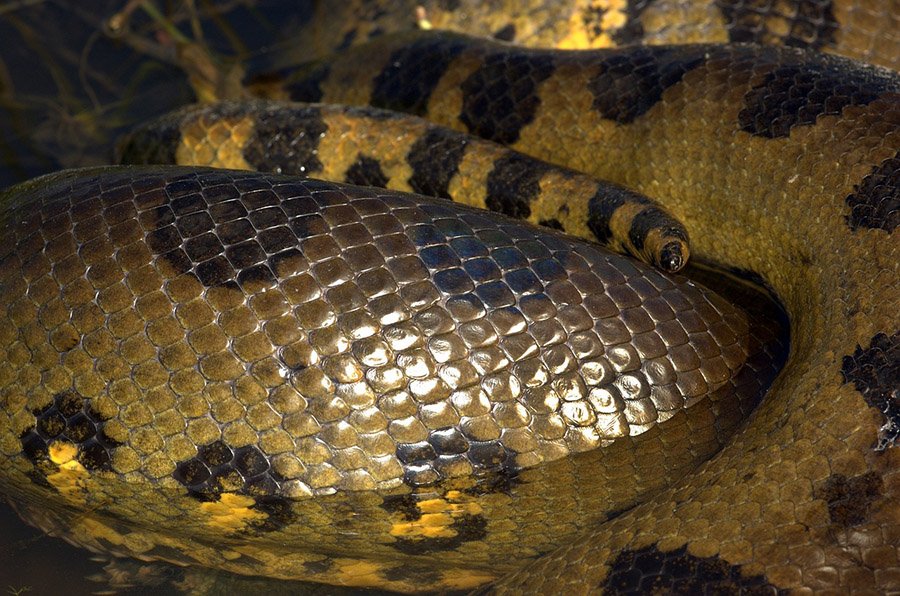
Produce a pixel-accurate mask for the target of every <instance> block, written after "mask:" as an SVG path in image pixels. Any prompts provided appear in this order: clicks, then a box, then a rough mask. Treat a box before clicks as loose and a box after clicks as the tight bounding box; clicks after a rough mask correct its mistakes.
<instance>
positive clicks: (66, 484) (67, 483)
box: [47, 441, 90, 504]
mask: <svg viewBox="0 0 900 596" xmlns="http://www.w3.org/2000/svg"><path fill="white" fill-rule="evenodd" d="M47 452H48V455H49V457H50V461H51V462H53V463H54V464H56V465H57V466H58V471H56V472H53V473H52V474H47V482H49V483H50V484H51V485H53V487H54V488H55V489H56V490H58V491H59V493H60V494H61V495H63V496H64V497H65V498H66V499H67V500H69V501H71V502H74V503H79V504H83V503H84V502H85V499H84V490H85V487H84V481H85V480H87V478H88V476H90V472H88V471H87V469H85V467H84V466H82V465H81V463H80V462H79V461H78V460H77V459H75V457H76V456H77V455H78V447H77V446H75V445H74V444H72V443H69V442H66V441H55V442H53V443H51V444H50V446H49V447H48V449H47Z"/></svg>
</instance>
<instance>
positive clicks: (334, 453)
mask: <svg viewBox="0 0 900 596" xmlns="http://www.w3.org/2000/svg"><path fill="white" fill-rule="evenodd" d="M736 41H741V40H736ZM360 65H363V66H362V67H361V66H360ZM263 83H264V84H263ZM263 83H261V84H260V85H259V87H260V89H261V88H262V87H266V89H265V90H264V91H265V92H266V93H268V94H269V95H270V96H273V97H276V98H277V99H279V100H280V101H303V102H322V103H314V104H311V105H310V104H307V105H300V104H280V103H279V104H272V103H259V104H255V105H251V106H249V107H246V106H245V104H222V105H220V106H216V107H213V108H212V109H211V110H210V109H207V108H201V109H194V108H191V109H189V110H186V111H183V112H179V113H178V114H176V115H174V116H171V117H167V118H166V119H164V120H163V121H161V122H159V123H156V124H155V125H154V127H152V128H150V129H148V131H147V132H145V133H141V132H140V131H139V132H137V133H136V134H135V136H134V137H133V138H132V139H131V141H130V143H131V145H126V146H125V147H124V149H123V155H125V156H126V158H127V159H128V160H133V161H147V162H150V163H152V164H155V163H160V162H162V161H172V162H177V161H179V160H180V159H181V158H182V157H183V156H184V155H185V154H188V153H190V154H192V155H194V158H192V159H199V158H196V156H197V155H200V156H202V159H201V162H200V165H207V166H216V167H217V168H218V167H221V166H224V167H227V168H234V167H237V166H240V167H248V166H249V167H251V168H255V169H269V170H272V171H273V172H275V173H256V172H241V171H238V170H234V169H209V168H204V167H198V165H191V166H182V167H174V168H165V169H163V168H161V167H160V166H158V165H141V166H126V167H108V168H93V169H87V170H75V171H67V172H62V173H57V174H51V175H49V176H45V177H43V178H39V179H36V180H34V181H30V182H27V183H24V184H23V185H20V186H18V187H14V188H13V189H10V190H8V191H6V192H5V193H4V194H3V196H2V199H0V204H2V209H3V213H2V219H0V221H2V229H3V235H4V239H5V242H4V247H3V249H2V253H0V262H2V264H3V266H2V268H0V276H2V277H0V299H2V304H3V307H4V310H3V311H0V312H3V313H4V316H3V317H0V337H2V341H0V345H2V346H3V349H4V351H5V357H4V358H3V359H2V362H3V367H2V369H0V454H2V455H0V457H2V458H3V466H2V472H0V488H2V491H3V493H4V495H5V496H6V497H7V498H8V499H10V500H11V501H13V502H14V503H15V505H16V507H17V508H18V510H19V512H20V513H21V514H22V515H23V516H24V517H26V518H27V519H29V521H31V523H34V524H35V525H38V526H39V527H41V528H43V529H45V530H47V531H50V532H54V533H58V534H62V535H65V536H66V537H67V539H69V540H71V541H73V542H75V543H78V544H80V545H82V546H85V547H87V548H90V549H92V550H96V551H98V552H107V553H113V554H116V555H121V556H131V557H135V558H138V559H142V560H161V561H168V562H171V563H175V564H179V565H194V566H205V567H212V568H217V569H223V570H228V571H232V572H235V573H239V574H245V575H265V576H267V577H272V578H280V579H301V580H308V581H317V582H326V583H332V584H342V585H348V586H356V587H381V588H386V589H391V590H397V591H403V592H415V591H422V590H442V591H446V590H469V589H475V588H479V587H480V588H484V587H485V586H489V587H488V588H484V589H489V590H491V591H492V592H498V593H502V592H511V593H522V592H538V593H543V592H557V591H559V592H561V591H563V590H565V591H567V592H568V591H572V592H576V593H588V592H593V591H597V590H601V589H602V590H605V591H609V592H613V593H616V592H631V593H639V592H647V591H681V592H692V591H697V590H706V591H749V592H765V593H771V592H773V591H774V592H780V591H798V592H807V591H813V592H817V591H819V592H828V591H832V592H834V591H841V592H843V591H859V592H891V591H896V590H897V589H898V584H900V569H898V568H900V563H898V556H897V555H898V549H897V544H898V535H900V520H898V517H897V512H898V511H900V508H898V477H900V476H898V474H897V467H898V466H897V459H896V458H897V449H896V443H897V437H898V435H900V430H898V424H900V422H898V419H897V415H898V414H897V412H898V403H897V399H898V387H900V331H898V328H897V313H898V312H900V277H898V263H900V259H898V256H900V245H898V241H897V238H896V237H895V236H893V232H894V230H895V228H896V226H897V223H898V220H900V204H898V201H900V194H898V188H900V182H898V175H900V174H898V172H900V154H898V151H900V79H898V76H897V74H896V73H895V72H893V71H892V70H890V69H888V68H882V67H876V66H868V65H865V64H862V63H859V62H855V61H852V60H849V59H845V58H841V57H835V56H830V55H825V54H821V53H817V52H812V51H809V50H805V49H798V48H791V47H761V46H757V45H750V44H740V43H732V44H702V45H696V44H688V45H678V46H672V45H662V46H634V47H625V48H621V49H615V50H604V49H599V50H589V51H584V52H573V51H564V50H542V49H528V48H521V47H514V46H510V45H507V44H504V43H500V42H497V41H492V40H485V39H480V38H471V37H466V36H463V35H458V34H448V33H445V32H429V31H424V32H415V33H407V34H402V35H396V36H383V37H379V38H376V39H373V40H372V41H371V42H370V43H367V44H366V45H364V46H360V47H358V48H349V49H346V50H345V51H343V52H341V53H340V54H338V55H336V56H335V57H333V58H330V59H327V60H326V61H317V62H314V63H311V64H309V65H308V66H307V67H305V68H300V69H297V70H295V71H293V72H292V73H291V74H289V75H285V77H284V78H283V79H282V80H280V81H279V83H278V85H275V86H272V85H271V84H270V83H271V81H263ZM260 92H263V90H260ZM325 104H344V105H347V104H349V105H358V106H370V107H357V108H338V109H336V110H335V109H331V108H328V107H326V105H325ZM384 110H390V112H386V111H384ZM395 112H406V113H408V114H410V116H409V117H400V116H397V115H395ZM276 114H277V116H278V118H275V117H274V116H273V115H276ZM420 117H421V118H427V120H428V121H429V122H430V124H429V123H427V122H424V121H423V120H420V119H419V118H420ZM284 118H287V119H290V120H293V121H294V125H296V126H298V127H299V129H296V130H299V131H300V132H296V130H295V132H294V133H292V134H290V135H288V134H284V133H278V132H277V131H275V133H274V134H270V135H257V132H259V131H263V130H265V129H266V128H267V127H269V125H270V124H271V123H273V122H275V121H276V120H279V121H280V120H282V119H284ZM362 123H365V126H366V127H369V126H371V127H373V128H379V129H380V130H382V131H383V130H388V131H390V132H391V133H392V134H391V135H389V136H388V137H387V140H386V141H383V142H381V144H383V145H386V146H387V147H386V150H387V151H388V153H390V151H391V150H393V151H394V155H395V157H396V159H394V160H393V161H389V160H382V159H381V158H379V157H378V156H377V155H375V154H370V153H369V150H370V148H372V147H373V146H375V145H378V144H379V141H376V140H375V139H374V138H369V137H365V133H363V132H359V133H358V134H362V135H363V136H362V137H361V138H363V139H364V140H363V141H360V140H358V139H359V138H360V137H356V136H354V135H353V134H351V133H353V132H354V130H356V129H359V128H362V127H363V124H362ZM464 134H465V135H469V134H471V135H474V136H476V137H479V138H481V139H485V140H486V141H487V142H493V143H497V145H496V146H494V145H485V146H484V147H480V145H479V143H480V141H478V140H477V139H472V138H470V137H468V136H462V135H464ZM262 138H265V139H267V140H261V139H262ZM423 139H430V140H429V143H430V144H426V143H424V142H420V141H422V140H423ZM142 143H145V145H142ZM261 146H262V147H264V149H265V151H260V147H261ZM148 147H149V148H148ZM429 147H432V148H434V147H437V148H438V150H431V151H429V149H428V148H429ZM278 150H280V151H281V153H280V157H273V155H279V154H278V153H277V151H278ZM470 150H471V151H470ZM332 154H333V155H336V156H337V162H338V163H337V165H336V166H335V168H336V171H337V172H338V177H337V179H338V180H339V182H337V183H335V182H323V181H319V180H316V179H305V178H296V177H292V176H289V175H286V173H285V172H286V171H288V170H291V169H293V168H298V167H299V171H305V172H307V173H309V174H311V175H312V176H313V177H314V178H317V177H318V175H319V174H320V173H321V172H324V171H325V170H328V169H329V168H330V167H331V166H330V165H327V164H326V163H325V162H327V161H328V160H327V159H326V158H325V156H326V155H332ZM164 158H165V159H164ZM204 160H205V162H208V163H204ZM236 162H237V163H236ZM479 162H480V163H479ZM297 164H301V165H299V166H297ZM551 164H556V166H552V165H551ZM476 165H480V166H483V167H481V168H476V167H475V166H476ZM557 166H558V167H557ZM581 173H583V174H581ZM467 176H469V177H467ZM598 179H599V180H606V181H610V182H611V183H614V184H615V185H616V186H613V187H603V188H604V189H605V190H603V192H604V193H606V195H607V196H610V197H612V202H611V203H604V204H607V205H609V204H611V205H612V207H605V208H604V207H598V208H597V209H595V210H594V211H592V209H591V206H592V205H591V201H590V199H591V198H592V197H594V196H595V195H596V194H597V193H598V192H599V191H598V189H599V188H600V186H598V184H599V183H597V182H596V180H598ZM373 180H374V181H381V182H382V183H383V184H380V185H382V186H388V187H390V188H391V189H390V190H377V189H375V188H373V187H372V186H358V185H349V186H348V185H345V184H343V183H344V182H351V183H356V184H359V183H360V182H365V183H367V184H371V183H372V182H373ZM391 181H393V182H391ZM467 181H468V182H467ZM492 181H493V186H492ZM498 181H500V182H498ZM392 184H395V185H396V186H392ZM618 185H621V186H618ZM466 186H471V187H473V188H474V189H475V190H474V192H473V194H472V196H473V197H474V198H473V199H472V202H471V204H470V205H469V206H466V205H457V204H455V203H448V202H446V201H445V200H441V199H426V198H423V197H421V196H419V195H415V194H407V192H408V191H416V192H424V191H423V189H425V188H429V189H431V190H432V191H433V192H432V193H431V194H435V195H437V196H438V197H441V196H451V197H453V198H454V199H456V192H457V190H456V189H457V188H458V187H466ZM559 186H562V187H563V195H562V197H561V198H559V197H556V198H550V199H548V198H547V197H548V196H550V193H551V192H552V191H550V190H549V189H550V188H551V187H559ZM498 187H502V189H503V191H502V192H501V191H500V190H498ZM610 188H611V190H610ZM509 189H512V190H514V191H516V192H514V193H510V194H504V192H505V191H506V190H509ZM627 189H631V190H627ZM643 195H647V196H650V197H653V198H654V199H656V201H658V202H659V204H661V205H662V207H659V208H657V207H656V206H655V205H656V204H655V203H650V202H648V201H649V200H645V199H644V198H643ZM497 206H499V209H500V211H503V212H504V213H506V214H507V215H514V216H518V217H523V218H525V219H528V220H529V221H531V222H532V223H543V224H545V225H546V224H550V226H551V228H552V227H556V228H559V230H553V229H546V228H545V229H540V228H535V227H532V226H530V225H528V224H521V223H515V222H513V221H512V220H510V219H507V215H491V216H486V215H484V212H481V211H477V210H475V208H477V207H495V208H496V207H497ZM596 210H599V211H600V212H601V214H604V215H605V219H600V220H598V219H596V217H597V214H596V213H595V211H596ZM647 213H652V214H653V217H652V218H651V219H652V222H653V224H654V225H653V226H635V221H640V220H641V214H647ZM669 214H671V217H672V218H673V220H674V221H678V220H680V221H683V222H685V226H686V227H687V229H688V230H689V231H690V242H691V244H690V249H689V250H690V254H691V255H692V258H699V259H700V260H705V261H708V262H711V263H715V264H719V265H724V266H726V267H728V268H729V270H730V271H731V272H732V273H736V274H747V273H748V272H752V275H753V276H755V278H756V279H758V280H761V281H763V282H764V283H765V284H766V285H767V286H768V287H769V288H770V289H771V291H772V292H774V294H775V295H777V297H778V299H779V300H780V301H781V302H782V304H783V306H784V308H785V310H786V312H787V316H788V318H789V325H790V346H789V351H788V353H787V361H786V363H785V364H784V367H783V369H781V370H780V373H778V376H777V378H775V379H774V381H772V379H771V377H773V376H774V374H775V372H777V368H779V367H780V365H781V363H780V362H779V357H778V355H777V354H775V353H774V352H776V351H777V350H774V348H772V345H771V344H770V343H767V341H766V337H767V336H766V333H767V332H766V331H765V329H764V326H762V327H760V328H758V326H757V323H755V322H754V320H753V319H751V318H748V317H747V315H746V314H743V313H742V312H741V310H740V309H738V308H737V307H735V306H733V305H730V304H729V303H728V302H726V301H723V300H722V299H721V298H719V297H717V296H716V295H715V294H713V293H710V292H709V291H708V290H705V289H704V288H703V286H702V285H699V284H696V283H695V282H693V281H691V280H689V279H687V278H684V277H681V276H678V275H676V276H675V277H666V276H665V275H663V274H662V273H661V272H659V271H657V270H655V269H654V268H653V265H662V266H663V268H668V269H677V268H679V267H680V265H681V263H676V262H674V261H673V260H672V259H671V258H670V256H669V257H667V256H665V255H667V254H668V255H670V253H668V252H667V251H666V250H665V247H667V246H668V247H671V246H672V245H671V243H670V241H671V240H672V239H675V240H685V239H686V235H685V234H683V233H682V232H680V227H678V225H677V224H675V225H673V224H672V223H671V221H670V219H669V217H670V215H669ZM592 217H593V218H594V223H593V224H591V223H590V221H591V219H592ZM663 218H664V219H663ZM644 219H646V218H644ZM598 221H599V222H600V223H598ZM661 222H665V223H661ZM598 230H599V233H598ZM561 231H565V232H568V233H570V234H575V235H578V236H582V237H584V238H595V237H600V239H601V240H606V241H607V243H609V244H611V245H613V246H620V247H622V248H624V249H626V250H628V251H631V252H633V253H636V254H637V256H639V257H642V258H643V259H644V260H646V261H649V264H646V265H645V264H641V263H636V262H633V261H630V260H626V259H623V258H620V257H614V256H612V255H610V254H609V253H607V252H604V251H602V250H601V249H600V248H598V247H597V246H596V245H594V244H590V243H587V242H585V241H583V240H577V239H572V238H569V237H565V236H562V235H561ZM663 232H665V233H663ZM647 245H652V246H654V247H656V249H655V250H650V251H649V253H645V254H643V256H642V255H641V254H640V253H641V248H642V247H645V246H647ZM679 246H680V245H679ZM677 260H678V259H676V261H677ZM676 290H677V291H676ZM753 301H754V300H753V299H751V300H750V302H753ZM676 322H677V324H676ZM667 323H668V324H667ZM679 330H680V331H679ZM770 382H771V387H770V388H769V389H768V391H767V392H766V393H765V396H762V395H761V392H762V391H763V390H764V389H765V388H766V386H767V385H768V384H769V383H770ZM473 388H474V389H473ZM751 410H752V411H751Z"/></svg>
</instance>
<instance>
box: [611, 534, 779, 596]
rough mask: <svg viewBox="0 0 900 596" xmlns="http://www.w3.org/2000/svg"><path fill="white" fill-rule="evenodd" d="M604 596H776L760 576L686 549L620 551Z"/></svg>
mask: <svg viewBox="0 0 900 596" xmlns="http://www.w3.org/2000/svg"><path fill="white" fill-rule="evenodd" d="M598 587H599V588H601V591H602V592H603V593H606V594H760V595H762V594H779V593H782V591H781V590H778V589H777V588H776V587H775V586H773V585H771V584H769V583H768V582H767V581H766V578H765V577H764V576H762V575H753V576H745V575H743V574H741V567H740V565H729V564H728V563H727V562H726V561H724V560H722V559H720V558H719V557H695V556H693V555H690V554H688V552H687V547H684V546H683V547H681V548H679V549H676V550H674V551H671V552H662V551H661V550H659V548H658V547H657V546H656V545H651V546H647V547H644V548H641V549H638V550H623V551H621V552H619V554H618V556H617V557H616V559H615V560H614V561H613V563H612V565H611V567H610V570H609V575H607V577H606V581H605V582H604V583H603V584H602V585H601V586H598Z"/></svg>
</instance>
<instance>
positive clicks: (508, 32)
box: [491, 23, 516, 41]
mask: <svg viewBox="0 0 900 596" xmlns="http://www.w3.org/2000/svg"><path fill="white" fill-rule="evenodd" d="M491 37H493V38H494V39H499V40H500V41H513V40H514V39H515V38H516V26H515V25H514V24H513V23H508V24H506V25H505V26H503V27H501V28H500V29H497V30H496V31H494V33H493V35H492V36H491Z"/></svg>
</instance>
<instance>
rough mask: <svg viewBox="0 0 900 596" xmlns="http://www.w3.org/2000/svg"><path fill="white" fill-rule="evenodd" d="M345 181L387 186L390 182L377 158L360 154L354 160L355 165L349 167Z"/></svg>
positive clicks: (364, 184) (381, 186)
mask: <svg viewBox="0 0 900 596" xmlns="http://www.w3.org/2000/svg"><path fill="white" fill-rule="evenodd" d="M344 182H346V183H347V184H358V185H360V186H377V187H378V188H385V187H386V186H387V183H388V177H387V176H385V174H384V171H383V170H382V169H381V164H380V163H379V162H378V160H377V159H375V158H374V157H369V156H368V155H362V154H360V155H359V157H358V158H357V159H356V161H355V162H353V165H351V166H350V167H349V168H347V173H346V174H345V175H344Z"/></svg>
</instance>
